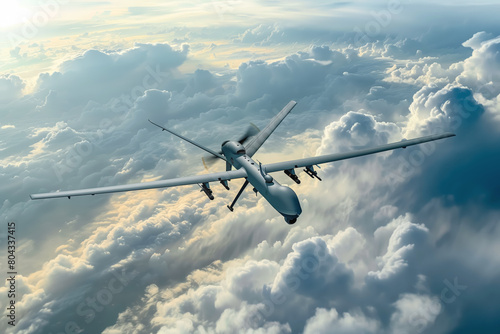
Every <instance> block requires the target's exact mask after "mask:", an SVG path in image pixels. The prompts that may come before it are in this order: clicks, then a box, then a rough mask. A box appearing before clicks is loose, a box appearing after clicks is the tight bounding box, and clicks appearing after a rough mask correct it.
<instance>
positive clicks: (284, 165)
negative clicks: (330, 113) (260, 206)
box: [264, 133, 455, 173]
mask: <svg viewBox="0 0 500 334" xmlns="http://www.w3.org/2000/svg"><path fill="white" fill-rule="evenodd" d="M453 136H455V134H453V133H444V134H439V135H431V136H426V137H420V138H415V139H411V140H403V141H400V142H397V143H391V144H386V145H381V146H377V147H372V148H367V149H363V150H357V151H353V152H346V153H334V154H327V155H321V156H317V157H312V158H305V159H297V160H290V161H283V162H277V163H273V164H267V165H264V168H265V171H266V172H267V173H272V172H278V171H282V170H292V169H294V168H299V167H309V168H310V167H312V166H313V165H318V164H324V163H328V162H333V161H339V160H345V159H351V158H355V157H361V156H364V155H369V154H374V153H379V152H384V151H390V150H394V149H397V148H406V147H407V146H412V145H417V144H422V143H426V142H429V141H433V140H438V139H443V138H448V137H453ZM311 170H312V168H311Z"/></svg>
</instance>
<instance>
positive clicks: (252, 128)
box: [201, 123, 260, 170]
mask: <svg viewBox="0 0 500 334" xmlns="http://www.w3.org/2000/svg"><path fill="white" fill-rule="evenodd" d="M259 132H260V130H259V128H258V127H257V126H256V125H255V124H253V123H250V125H249V126H248V128H247V130H246V131H245V133H244V134H243V135H242V136H241V137H240V139H238V140H237V141H238V143H240V144H242V145H243V144H244V143H245V142H246V141H248V139H249V138H250V137H253V136H255V135H256V134H258V133H259ZM217 153H219V154H221V155H223V152H222V151H219V152H217ZM201 160H202V161H203V165H204V166H205V169H206V170H208V169H209V167H211V166H212V165H213V164H214V163H215V162H216V161H217V160H219V158H218V157H216V156H214V155H208V156H205V157H203V158H201Z"/></svg>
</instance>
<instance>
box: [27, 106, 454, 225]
mask: <svg viewBox="0 0 500 334" xmlns="http://www.w3.org/2000/svg"><path fill="white" fill-rule="evenodd" d="M296 104H297V103H296V102H295V101H290V102H289V103H288V104H287V105H286V106H285V107H284V108H283V109H282V110H281V111H280V112H279V113H278V114H277V115H276V116H275V117H274V118H273V119H272V120H271V121H270V122H269V124H268V125H267V126H266V127H265V128H264V129H263V130H261V131H258V130H254V131H253V132H252V131H247V133H246V134H245V135H244V136H243V137H242V138H241V139H239V140H226V141H224V142H223V143H222V146H221V151H219V152H216V151H214V150H211V149H210V148H207V147H205V146H203V145H201V144H198V143H196V142H194V141H193V140H191V139H189V138H186V137H184V136H182V135H180V134H178V133H175V132H174V131H172V130H169V129H166V128H164V127H163V126H161V125H159V124H157V123H154V122H152V121H151V120H149V122H150V123H152V124H153V125H155V126H157V127H159V128H160V129H161V130H162V131H167V132H169V133H171V134H173V135H175V136H177V137H179V138H181V139H183V140H185V141H187V142H189V143H191V144H193V145H195V146H197V147H199V148H200V149H202V150H205V151H206V152H208V153H210V155H211V156H210V157H211V158H212V160H217V159H220V160H223V161H225V162H226V170H225V171H223V172H217V173H208V174H201V175H194V176H185V177H179V178H173V179H167V180H159V181H151V182H142V183H133V184H125V185H116V186H107V187H99V188H88V189H80V190H69V191H57V192H52V193H43V194H32V195H30V197H31V199H32V200H36V199H47V198H59V197H67V198H71V197H73V196H84V195H96V194H104V193H116V192H123V191H132V190H143V189H155V188H168V187H177V186H186V185H195V184H197V185H199V186H200V188H201V190H200V191H201V192H204V193H205V194H206V195H207V196H208V198H209V199H210V200H213V199H214V195H213V191H212V189H211V188H210V183H211V182H219V183H220V184H222V186H223V187H224V188H226V189H227V190H229V185H228V181H230V180H236V179H244V180H245V181H244V183H243V185H242V186H241V188H240V189H239V191H238V193H237V194H236V197H235V198H234V200H233V201H232V203H231V204H230V205H227V208H228V209H229V210H230V211H231V212H233V211H234V205H235V204H236V202H237V201H238V199H239V198H240V196H241V194H242V193H243V191H244V190H245V188H246V187H247V186H248V185H249V184H251V185H252V186H253V191H254V192H255V193H256V194H259V193H260V194H261V195H262V196H263V197H264V198H265V199H266V200H267V201H268V202H269V204H270V205H271V206H272V207H273V208H274V209H275V210H276V211H277V212H278V213H279V214H281V215H282V216H283V218H284V219H285V221H286V222H287V223H288V224H290V225H291V224H294V223H295V222H296V221H297V218H298V217H299V216H300V214H301V213H302V208H301V206H300V202H299V199H298V197H297V194H296V193H295V192H294V191H293V190H292V189H291V188H290V187H288V186H285V185H281V184H280V183H279V182H278V181H276V179H275V178H273V177H272V176H271V175H270V173H275V172H281V171H282V172H284V173H285V174H286V175H287V176H288V177H290V178H291V179H292V180H293V181H294V182H295V183H297V184H300V179H299V177H298V175H297V173H296V171H295V170H296V169H299V168H302V169H303V171H304V172H305V173H306V175H308V176H310V177H311V178H315V179H317V180H319V181H321V178H320V177H319V176H318V172H317V171H316V170H315V169H314V166H317V167H319V165H320V164H325V163H331V162H334V161H339V160H345V159H351V158H355V157H361V156H365V155H369V154H374V153H379V152H384V151H390V150H395V149H398V148H403V149H404V148H406V147H408V146H412V145H418V144H422V143H426V142H430V141H434V140H439V139H443V138H448V137H453V136H455V134H453V133H443V134H437V135H430V136H425V137H419V138H415V139H411V140H403V141H400V142H396V143H390V144H385V145H381V146H376V147H372V148H366V149H361V150H356V151H351V152H346V153H334V154H327V155H321V156H316V157H310V158H304V159H296V160H290V161H282V162H277V163H271V164H262V163H261V162H256V161H255V160H253V159H252V157H253V156H254V154H255V153H256V152H257V151H258V150H259V148H260V147H261V146H262V145H263V144H264V143H265V141H266V140H267V139H268V138H269V136H270V135H271V134H272V133H273V132H274V130H275V129H276V128H277V127H278V125H280V123H281V122H282V121H283V119H284V118H285V117H286V116H287V115H288V114H289V113H290V111H291V110H292V109H293V108H294V107H295V105H296ZM255 131H258V132H257V133H255ZM233 168H234V170H233Z"/></svg>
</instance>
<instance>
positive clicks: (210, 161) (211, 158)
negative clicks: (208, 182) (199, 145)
mask: <svg viewBox="0 0 500 334" xmlns="http://www.w3.org/2000/svg"><path fill="white" fill-rule="evenodd" d="M218 153H219V154H220V155H222V151H219V152H218ZM219 160H220V159H219V158H218V157H216V156H215V155H207V156H205V157H202V158H201V161H203V166H205V169H206V170H207V171H208V170H209V168H210V167H212V166H213V165H214V164H215V162H217V161H219Z"/></svg>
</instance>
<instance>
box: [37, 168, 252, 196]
mask: <svg viewBox="0 0 500 334" xmlns="http://www.w3.org/2000/svg"><path fill="white" fill-rule="evenodd" d="M246 176H247V172H246V171H245V170H244V169H243V168H241V169H238V170H233V171H229V172H220V173H211V174H203V175H195V176H187V177H179V178H176V179H168V180H160V181H152V182H143V183H132V184H125V185H120V186H109V187H99V188H89V189H80V190H69V191H58V192H53V193H44V194H32V195H30V197H31V199H45V198H57V197H68V198H71V196H84V195H95V194H106V193H117V192H122V191H131V190H143V189H155V188H168V187H176V186H185V185H189V184H200V183H202V184H205V183H208V182H214V181H220V182H222V181H228V180H232V179H241V178H244V177H246Z"/></svg>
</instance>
